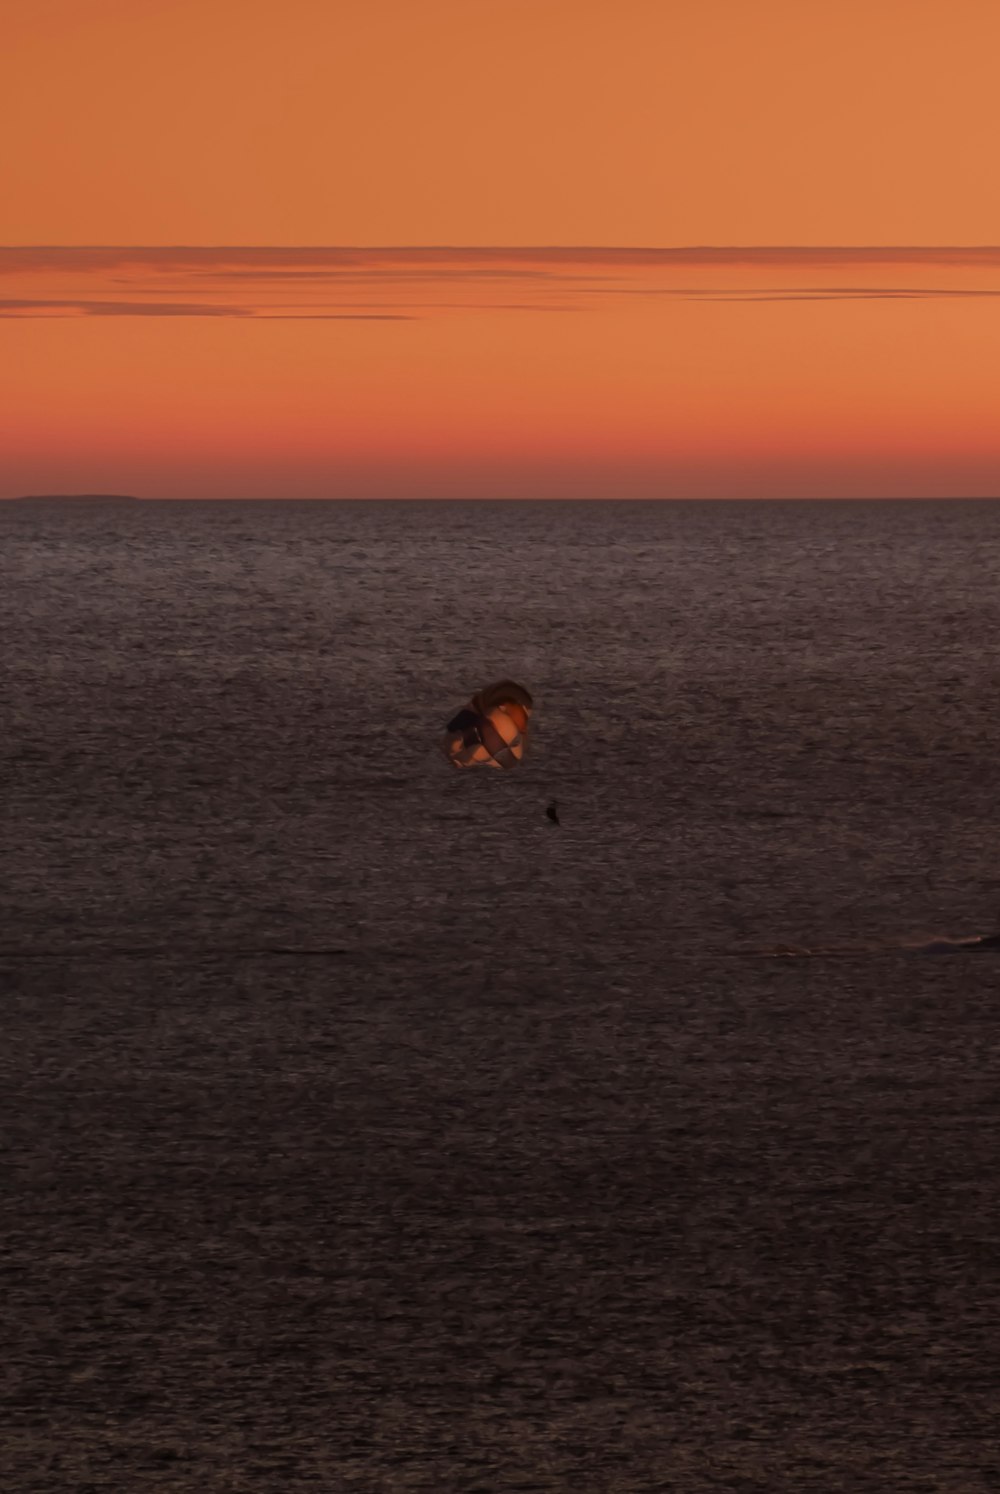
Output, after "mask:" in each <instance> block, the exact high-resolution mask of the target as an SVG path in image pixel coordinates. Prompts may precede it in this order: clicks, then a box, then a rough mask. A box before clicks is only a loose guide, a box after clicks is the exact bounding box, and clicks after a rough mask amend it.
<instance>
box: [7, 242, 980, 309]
mask: <svg viewBox="0 0 1000 1494" xmlns="http://www.w3.org/2000/svg"><path fill="white" fill-rule="evenodd" d="M873 272H874V273H873ZM0 287H2V288H4V290H5V291H6V292H7V293H8V294H6V295H5V297H4V299H3V300H0V317H6V318H10V317H22V318H23V317H53V316H69V317H72V316H78V317H118V316H134V317H222V318H231V319H242V320H264V319H266V320H274V319H282V320H287V319H289V318H302V319H310V320H331V321H332V320H351V321H394V320H413V319H415V318H426V317H432V316H440V315H455V314H462V313H487V312H489V313H496V312H502V311H518V312H526V311H578V312H581V311H586V310H592V311H593V310H596V309H597V308H598V307H599V306H600V305H602V304H606V302H607V301H608V299H609V298H610V299H611V300H614V299H615V298H619V299H620V300H621V301H622V303H623V304H625V303H626V302H627V300H628V298H633V297H642V296H659V297H666V298H674V299H678V300H692V301H712V302H726V301H734V302H735V301H785V302H793V301H823V300H829V301H844V300H901V299H906V300H921V299H923V300H928V299H947V298H955V299H958V298H972V297H977V296H980V297H993V296H997V295H998V294H1000V247H992V246H980V247H966V248H963V247H940V248H925V247H919V246H918V247H908V246H897V247H892V246H888V247H883V246H874V247H864V246H855V247H851V246H847V247H837V246H833V247H829V248H817V247H805V248H797V247H795V246H764V247H757V248H754V247H749V248H740V247H712V246H705V247H697V246H696V247H691V248H676V249H656V248H600V247H565V248H560V247H558V246H542V247H533V248H531V247H511V248H507V247H494V248H489V247H465V248H463V247H456V248H450V247H447V246H438V247H428V248H392V247H374V248H351V247H346V248H321V247H291V248H280V247H274V246H257V247H255V246H233V247H226V246H215V247H212V246H202V247H200V246H184V245H166V246H160V247H156V246H147V247H127V246H126V247H115V246H107V247H102V246H76V247H65V248H61V247H58V246H45V245H42V246H36V247H31V246H26V247H21V248H5V249H0Z"/></svg>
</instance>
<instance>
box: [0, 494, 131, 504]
mask: <svg viewBox="0 0 1000 1494" xmlns="http://www.w3.org/2000/svg"><path fill="white" fill-rule="evenodd" d="M6 501H7V502H8V503H141V502H142V499H141V498H137V497H136V495H135V494H134V493H21V494H18V495H17V496H16V497H14V498H8V499H7V500H6Z"/></svg>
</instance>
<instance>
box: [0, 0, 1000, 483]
mask: <svg viewBox="0 0 1000 1494" xmlns="http://www.w3.org/2000/svg"><path fill="white" fill-rule="evenodd" d="M998 55H1000V8H998V7H997V6H996V5H995V4H994V3H993V0H952V3H943V0H905V3H904V0H898V3H897V0H865V3H861V0H843V3H840V4H837V5H833V4H829V5H828V4H826V3H817V4H815V5H805V4H802V3H801V0H760V3H757V4H754V5H752V6H750V5H747V4H745V3H744V0H703V3H699V4H698V5H691V4H687V3H683V4H682V3H672V0H615V3H614V4H612V3H611V0H565V3H564V0H530V3H528V0H524V3H520V0H514V3H508V4H507V5H505V6H504V7H496V6H488V5H486V4H484V3H479V0H461V3H459V0H421V4H420V5H415V4H413V3H412V0H365V4H363V5H358V4H355V3H346V0H345V3H331V0H322V3H320V0H288V3H286V4H282V5H279V4H277V3H275V0H241V3H239V4H236V3H231V0H202V3H199V4H194V3H189V0H169V3H168V0H145V3H144V4H143V5H141V6H137V5H135V4H133V3H131V0H89V3H88V4H87V5H86V6H82V5H80V4H78V3H76V0H30V3H29V0H16V3H15V4H14V5H13V6H12V7H11V13H10V19H9V22H5V46H4V49H3V51H2V54H0V112H2V117H0V126H2V129H3V134H4V138H5V139H6V140H8V141H15V142H16V148H15V149H14V150H13V151H12V152H9V155H10V160H9V162H6V163H5V191H4V196H3V200H2V202H0V241H2V243H3V245H5V246H7V247H6V248H4V249H2V250H0V337H2V338H3V342H4V345H5V347H6V349H7V356H6V357H5V358H4V359H3V361H2V364H0V454H2V457H3V461H2V467H0V496H14V495H16V494H19V493H24V492H39V491H46V492H51V491H94V490H112V491H130V492H138V493H141V494H144V495H147V496H151V497H153V496H159V497H199V496H203V497H211V496H219V497H237V496H247V497H281V496H290V497H292V496H294V497H323V496H357V497H365V496H400V497H407V496H412V497H433V496H442V497H461V496H470V497H564V496H576V495H579V496H585V497H598V496H608V497H615V496H627V497H684V496H690V497H722V496H769V495H774V496H803V497H827V496H839V495H843V496H906V495H913V496H921V495H924V496H936V495H947V494H967V495H969V496H991V495H995V494H1000V434H998V430H997V427H998V424H1000V422H998V421H997V419H996V414H995V412H996V409H997V408H998V404H1000V388H998V385H1000V375H998V374H997V372H996V370H997V369H998V368H1000V250H998V249H993V248H990V247H989V246H990V245H991V244H1000V197H998V196H997V194H996V193H994V192H993V191H992V190H991V189H990V185H989V184H990V181H991V180H992V176H993V173H994V168H993V164H992V154H993V150H994V146H995V141H996V140H997V139H998V138H1000V104H998V101H997V100H998V90H997V88H996V85H995V77H994V73H995V59H996V57H997V56H998ZM115 245H126V246H136V245H138V246H141V247H140V248H138V249H136V248H125V249H120V248H115V247H114V246H115ZM356 245H360V246H365V245H381V246H383V247H381V248H370V247H360V248H356V247H345V246H356ZM451 245H461V246H466V247H459V248H454V247H448V246H451ZM706 245H707V246H710V247H707V248H706V247H698V246H706ZM33 246H34V247H33ZM38 246H42V247H38ZM88 246H89V247H88ZM94 246H96V247H94ZM108 246H111V247H108ZM158 246H168V247H158ZM177 246H189V247H186V248H184V247H181V248H179V247H177ZM219 246H232V247H219ZM330 246H341V247H330ZM413 246H418V247H413ZM419 246H431V247H423V248H422V247H419ZM433 246H439V247H433ZM440 246H444V247H440ZM540 246H549V247H540ZM552 246H555V247H552ZM609 246H610V247H609ZM687 246H694V247H687ZM748 246H749V247H748ZM831 246H832V247H831ZM941 246H946V247H943V248H942V247H941ZM947 246H951V247H947Z"/></svg>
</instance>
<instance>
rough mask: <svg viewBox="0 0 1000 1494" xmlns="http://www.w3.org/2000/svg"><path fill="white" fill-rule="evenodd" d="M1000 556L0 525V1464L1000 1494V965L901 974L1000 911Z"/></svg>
mask: <svg viewBox="0 0 1000 1494" xmlns="http://www.w3.org/2000/svg"><path fill="white" fill-rule="evenodd" d="M998 578H1000V504H995V503H986V502H983V503H961V502H953V503H947V502H941V503H913V504H910V503H883V504H863V503H844V504H833V503H830V504H826V503H810V504H800V505H798V504H784V503H774V504H768V503H741V504H724V503H712V504H702V505H698V504H598V503H595V504H563V503H552V504H537V505H536V504H520V503H519V504H509V505H500V504H438V505H435V504H403V503H399V504H375V503H372V504H312V505H309V504H238V503H237V504H176V505H175V504H166V503H158V504H152V503H150V504H117V505H111V504H107V505H105V504H87V505H83V504H79V505H77V506H72V505H69V504H65V503H63V504H57V503H51V504H49V503H46V504H41V503H37V504H27V503H12V504H6V505H0V639H2V667H3V690H2V700H0V710H2V714H3V730H2V737H0V770H2V774H3V800H4V819H3V830H2V832H0V834H2V835H3V839H4V857H3V877H2V887H0V898H2V913H3V927H2V932H0V949H2V953H0V981H2V988H3V994H2V1002H3V1014H4V1016H3V1020H4V1043H3V1045H2V1047H0V1064H2V1066H3V1074H2V1075H0V1104H2V1105H3V1106H4V1109H5V1117H6V1118H5V1122H4V1128H3V1137H4V1141H5V1144H6V1146H7V1154H8V1161H9V1163H10V1166H11V1175H12V1179H13V1189H12V1196H13V1198H14V1200H15V1202H14V1207H13V1208H11V1209H8V1210H6V1211H5V1224H4V1227H3V1228H4V1230H5V1233H6V1239H5V1240H4V1241H3V1245H2V1251H3V1253H2V1255H0V1262H2V1267H3V1271H4V1273H5V1276H6V1285H5V1287H4V1300H5V1304H6V1309H7V1316H8V1319H9V1322H10V1325H11V1328H10V1331H9V1332H8V1333H7V1335H6V1336H7V1338H8V1341H9V1344H10V1348H9V1350H8V1351H5V1358H6V1366H5V1369H6V1374H7V1376H8V1378H9V1382H10V1384H9V1388H8V1395H7V1399H8V1402H9V1405H10V1407H12V1414H9V1415H8V1417H7V1420H8V1421H9V1422H10V1421H12V1423H13V1427H14V1432H13V1435H12V1436H9V1437H7V1438H6V1440H4V1442H3V1444H2V1449H0V1471H3V1472H4V1473H5V1480H6V1481H5V1485H4V1486H5V1487H10V1488H11V1489H12V1490H17V1491H18V1494H36V1491H42V1490H45V1491H47V1490H50V1489H51V1490H57V1489H58V1490H63V1489H65V1490H72V1491H82V1490H84V1489H90V1488H93V1489H101V1490H105V1489H109V1490H111V1489H114V1490H122V1491H127V1494H132V1491H136V1494H138V1491H144V1490H146V1489H151V1490H152V1489H163V1490H167V1489H169V1490H176V1491H183V1494H187V1491H189V1490H192V1491H193V1490H200V1491H201V1490H204V1491H208V1494H214V1491H216V1490H219V1491H222V1490H226V1491H230V1490H232V1491H251V1490H252V1491H254V1494H257V1491H272V1490H281V1491H286V1490H287V1491H289V1494H292V1491H297V1490H299V1489H306V1488H309V1489H323V1490H331V1491H339V1490H340V1489H347V1488H355V1489H364V1490H369V1489H370V1490H388V1491H395V1490H400V1491H404V1490H405V1491H409V1490H425V1489H426V1490H449V1491H450V1490H455V1491H463V1494H464V1491H482V1494H493V1491H499V1490H506V1489H519V1490H563V1489H565V1490H572V1491H578V1490H579V1491H600V1490H609V1491H619V1490H621V1491H639V1490H642V1491H653V1490H677V1491H679V1494H688V1491H690V1494H701V1491H703V1490H717V1489H738V1490H758V1489H759V1490H762V1491H786V1490H787V1491H793V1490H795V1491H798V1490H807V1489H808V1490H822V1491H828V1490H851V1489H859V1490H861V1489H864V1490H872V1491H882V1494H894V1491H910V1490H914V1491H916V1490H921V1491H923V1490H942V1491H945V1490H946V1491H949V1494H957V1491H963V1494H964V1491H971V1490H980V1489H983V1490H985V1489H993V1488H996V1487H998V1486H1000V1436H998V1432H997V1426H998V1406H997V1394H996V1386H997V1384H998V1383H1000V1353H998V1350H997V1344H998V1341H1000V1326H998V1325H1000V1291H998V1274H997V1269H996V1264H995V1256H996V1240H997V1237H998V1231H1000V1217H998V1216H1000V1210H998V1207H997V1204H998V1191H1000V1190H998V1183H997V1179H996V1172H997V1158H998V1155H1000V1109H998V1104H997V1095H998V1089H997V1085H998V1068H1000V1064H998V1059H1000V1016H998V1002H1000V953H998V952H993V953H989V952H982V953H979V954H969V955H958V956H953V957H947V956H945V957H933V956H923V955H919V954H915V953H913V952H912V951H907V950H906V949H905V948H902V946H906V945H910V944H914V943H919V942H920V941H921V940H924V939H928V938H930V937H932V936H934V935H939V934H942V933H954V934H959V935H960V934H968V933H976V932H981V931H983V930H985V929H989V928H991V927H995V926H996V924H997V922H998V921H1000V866H998V859H997V850H996V847H997V835H996V818H997V811H996V806H997V801H998V784H997V766H996V764H997V742H998V726H1000V707H998V704H997V701H998V698H1000V697H998V683H1000V663H998V658H1000V652H998V647H1000V581H998ZM508 674H509V675H512V676H513V677H514V678H515V679H518V680H521V681H523V682H524V683H525V684H527V685H528V686H529V687H530V688H531V690H532V691H533V693H534V695H535V698H536V707H537V708H536V714H535V717H534V719H533V723H532V727H533V737H532V741H531V747H530V757H529V760H528V761H527V762H526V764H525V765H524V767H523V768H521V769H519V770H517V771H516V772H514V773H511V774H501V773H480V774H477V773H464V774H462V773H456V772H454V771H453V770H451V769H449V767H448V765H447V763H446V762H445V761H444V759H443V757H441V755H440V754H439V752H438V750H437V747H436V739H437V735H438V733H439V731H440V728H441V726H442V725H443V723H444V721H446V720H447V719H448V717H449V716H450V715H451V714H452V713H453V712H454V710H455V709H456V708H457V707H458V706H459V705H461V704H462V703H463V701H464V700H465V699H466V698H467V696H468V694H469V693H470V692H471V691H472V690H473V689H474V688H476V687H477V686H479V685H482V684H485V683H487V682H489V681H490V680H491V679H494V678H498V677H500V676H503V675H508ZM553 796H555V797H556V798H557V799H558V801H559V806H560V814H561V818H562V826H561V828H560V829H555V828H554V827H553V826H551V825H550V824H549V823H548V821H547V820H546V818H545V814H544V809H545V805H546V804H547V803H548V801H549V799H550V798H551V797H553ZM783 945H792V946H796V947H805V948H810V949H819V950H820V951H822V950H824V949H826V950H829V949H833V948H835V947H841V946H844V947H847V952H846V953H842V954H840V955H839V956H838V957H836V958H834V957H833V956H829V957H826V956H823V955H822V954H821V955H820V956H819V957H816V958H813V959H801V960H781V959H767V958H764V959H754V958H747V957H746V953H745V952H746V951H749V950H763V951H772V950H776V949H778V948H780V947H781V946H783ZM858 945H860V946H862V947H863V948H865V949H867V950H868V951H869V953H866V954H860V953H852V952H851V948H850V947H851V946H858Z"/></svg>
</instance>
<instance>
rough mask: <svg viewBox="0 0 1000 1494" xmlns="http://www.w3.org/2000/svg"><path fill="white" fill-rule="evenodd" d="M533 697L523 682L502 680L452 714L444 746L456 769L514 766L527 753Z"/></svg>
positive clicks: (443, 749)
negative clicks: (525, 750)
mask: <svg viewBox="0 0 1000 1494" xmlns="http://www.w3.org/2000/svg"><path fill="white" fill-rule="evenodd" d="M531 707H532V699H531V696H530V694H529V693H528V691H527V690H526V689H525V688H524V686H523V685H515V684H514V681H513V680H500V681H499V682H498V683H497V684H495V685H490V686H489V687H488V688H487V689H485V690H480V691H479V692H478V694H476V695H474V696H473V697H472V699H471V700H470V701H469V703H468V705H466V706H463V708H462V709H461V710H460V711H459V713H458V715H457V716H453V717H452V719H451V720H450V721H449V722H448V725H447V727H446V729H445V735H444V737H443V738H442V740H441V748H442V751H443V752H444V754H445V756H446V757H448V758H450V759H451V761H452V762H453V763H454V765H455V767H456V768H480V767H482V768H513V767H516V766H517V764H518V763H519V762H520V761H521V759H522V758H523V756H524V748H525V743H526V742H527V739H528V717H529V716H530V715H531Z"/></svg>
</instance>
